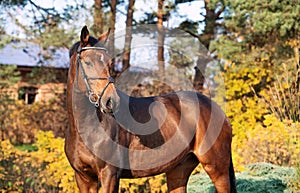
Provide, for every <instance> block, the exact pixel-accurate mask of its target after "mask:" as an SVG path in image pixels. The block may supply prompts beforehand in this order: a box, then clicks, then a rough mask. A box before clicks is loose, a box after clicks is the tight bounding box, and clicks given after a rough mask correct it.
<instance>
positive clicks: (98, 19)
mask: <svg viewBox="0 0 300 193" xmlns="http://www.w3.org/2000/svg"><path fill="white" fill-rule="evenodd" d="M92 31H93V32H94V34H95V36H96V37H99V36H100V35H101V34H102V33H103V15H102V0H95V3H94V25H93V27H92Z"/></svg>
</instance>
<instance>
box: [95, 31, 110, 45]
mask: <svg viewBox="0 0 300 193" xmlns="http://www.w3.org/2000/svg"><path fill="white" fill-rule="evenodd" d="M109 33H110V28H108V30H107V32H105V33H103V34H101V35H100V37H99V38H98V40H99V41H100V42H101V43H102V44H103V45H104V44H105V43H106V42H107V40H108V37H109Z"/></svg>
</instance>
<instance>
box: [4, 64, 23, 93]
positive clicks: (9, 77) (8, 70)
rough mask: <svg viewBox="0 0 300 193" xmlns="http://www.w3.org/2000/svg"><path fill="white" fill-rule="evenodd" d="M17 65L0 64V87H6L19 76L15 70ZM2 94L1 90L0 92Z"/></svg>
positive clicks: (14, 82)
mask: <svg viewBox="0 0 300 193" xmlns="http://www.w3.org/2000/svg"><path fill="white" fill-rule="evenodd" d="M16 69H17V66H14V65H0V89H1V90H3V89H5V88H6V89H7V88H9V87H10V86H13V85H14V84H16V83H17V82H18V81H19V80H20V79H21V78H20V73H19V72H18V71H16ZM1 94H3V92H1Z"/></svg>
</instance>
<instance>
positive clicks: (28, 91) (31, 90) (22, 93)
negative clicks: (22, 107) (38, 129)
mask: <svg viewBox="0 0 300 193" xmlns="http://www.w3.org/2000/svg"><path fill="white" fill-rule="evenodd" d="M36 93H37V88H35V87H21V88H20V89H19V100H24V101H25V104H32V103H34V100H35V96H36Z"/></svg>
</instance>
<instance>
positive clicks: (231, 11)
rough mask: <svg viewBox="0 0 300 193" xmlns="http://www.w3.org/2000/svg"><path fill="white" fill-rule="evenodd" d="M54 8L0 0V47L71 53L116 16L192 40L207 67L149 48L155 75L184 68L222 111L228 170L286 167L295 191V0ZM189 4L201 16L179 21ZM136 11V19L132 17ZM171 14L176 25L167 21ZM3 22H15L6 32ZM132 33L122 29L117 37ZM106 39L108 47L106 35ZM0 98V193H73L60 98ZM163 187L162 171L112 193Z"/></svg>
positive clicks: (0, 78) (298, 95) (298, 162)
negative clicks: (228, 140) (228, 127)
mask: <svg viewBox="0 0 300 193" xmlns="http://www.w3.org/2000/svg"><path fill="white" fill-rule="evenodd" d="M55 2H59V1H53V6H51V7H43V6H42V5H39V4H37V3H36V2H35V1H34V0H9V1H1V3H0V7H1V14H0V19H1V24H0V48H3V47H4V46H5V45H7V44H9V43H10V42H12V41H24V40H26V41H29V42H34V43H36V44H38V45H39V46H40V47H41V48H42V49H47V48H49V47H54V48H61V47H64V48H70V47H71V46H72V44H73V43H75V42H76V41H77V40H78V38H79V30H80V28H81V27H82V26H83V25H85V24H87V25H88V26H89V27H90V28H91V31H92V34H93V35H95V36H97V35H99V34H100V33H102V32H104V31H106V30H107V29H108V28H110V29H111V33H112V34H113V33H114V32H115V30H117V28H120V25H119V24H118V22H117V21H118V20H119V19H120V17H123V18H124V19H123V20H124V24H122V25H121V26H123V27H124V28H125V27H128V28H127V29H130V28H131V27H134V26H138V25H142V24H147V25H148V24H149V25H150V24H151V25H156V26H157V27H158V29H160V27H162V26H164V27H168V28H173V29H180V30H182V31H185V32H186V33H187V34H189V36H191V37H193V38H194V39H195V41H196V42H198V45H199V47H196V49H197V50H199V53H200V51H201V52H202V51H203V47H204V48H206V49H207V50H208V51H209V52H206V53H208V54H209V55H210V57H211V58H213V59H214V61H215V62H214V63H213V65H212V64H211V63H207V62H201V61H203V58H201V56H200V54H199V55H196V56H195V57H196V59H195V61H192V60H190V59H188V58H186V57H184V56H183V55H182V53H179V54H177V55H174V54H173V55H172V53H169V56H170V58H169V59H168V61H167V59H165V58H164V56H165V54H164V53H165V50H164V48H163V47H161V46H160V47H159V46H158V48H157V61H166V62H158V63H157V68H155V71H159V72H164V71H168V70H170V68H169V66H172V65H173V66H175V67H176V69H183V70H184V72H185V73H184V76H185V78H186V79H188V80H189V81H190V82H191V83H192V84H193V88H194V89H195V90H197V91H199V92H202V93H203V94H206V95H208V96H209V97H211V98H212V99H213V100H215V101H216V102H217V103H218V104H220V105H221V106H222V108H223V109H224V111H225V112H226V114H227V116H228V117H229V119H230V121H231V123H232V126H233V144H232V149H233V160H234V165H235V170H236V171H237V172H245V171H246V172H247V171H248V172H250V173H251V171H252V170H251V171H249V167H247V166H249V164H254V163H261V162H263V163H270V164H274V166H272V167H275V165H277V166H282V167H284V168H292V171H293V172H292V173H291V174H290V175H289V176H285V178H287V179H286V180H287V182H282V184H283V185H284V186H286V187H287V189H288V190H289V191H290V192H297V191H300V184H299V183H300V182H299V181H300V159H299V158H300V123H299V121H300V112H299V108H300V92H299V91H300V64H299V61H300V53H299V51H300V17H299V15H300V3H299V1H298V0H259V1H258V0H231V1H229V0H199V1H192V0H170V1H167V0H157V1H153V2H152V1H151V3H150V4H151V5H149V6H148V5H147V4H149V2H150V1H143V3H144V9H142V8H139V9H138V8H137V6H136V4H137V2H139V3H140V2H141V0H139V1H135V0H129V1H117V0H111V1H107V0H94V1H91V3H90V4H87V3H85V2H84V1H72V2H71V1H70V2H69V3H66V4H65V5H64V6H63V8H61V7H60V8H58V7H57V6H54V3H55ZM195 2H201V4H197V5H199V7H195V6H192V8H193V9H196V10H197V9H198V10H200V11H198V13H199V15H200V16H201V17H198V16H197V17H193V16H191V15H188V14H186V15H184V14H183V15H182V13H181V12H180V7H181V6H183V5H194V4H193V3H195ZM200 5H201V6H200ZM145 7H146V9H145ZM28 8H30V9H28ZM190 8H191V7H190ZM22 9H28V12H26V14H27V15H26V17H27V20H26V22H24V21H25V20H24V21H22V20H20V18H18V17H17V15H16V13H18V10H22ZM135 13H139V15H140V16H139V17H136V16H134V15H135ZM195 13H197V11H196V12H195ZM175 16H176V17H178V18H180V19H178V21H177V22H175V23H171V22H170V21H172V18H173V17H175ZM195 18H196V20H195ZM197 19H198V20H197ZM81 20H82V21H81ZM81 22H82V23H81ZM8 23H13V25H14V26H16V27H15V29H17V30H16V31H15V32H14V33H12V31H11V28H10V27H8ZM170 23H171V24H172V25H170ZM77 25H79V26H77ZM131 33H132V32H131V31H130V30H127V31H126V35H128V36H126V37H130V36H131V35H132V34H131ZM157 38H158V39H160V40H161V41H163V40H164V39H165V38H167V35H164V34H161V33H158V35H157ZM109 43H110V44H112V45H114V41H113V39H112V40H111V41H109ZM172 46H173V50H174V49H175V50H180V46H182V45H178V44H176V43H174V44H172ZM112 47H114V46H112ZM174 47H175V48H174ZM110 51H111V50H110ZM130 51H131V38H127V39H126V40H125V43H124V48H123V51H122V54H121V57H120V58H121V61H122V69H121V70H119V71H113V72H111V73H112V74H114V75H115V76H117V77H118V76H120V74H122V72H125V71H126V70H127V69H129V68H130V67H131V63H130V62H131V60H130V57H131V54H130ZM179 56H180V58H178V57H179ZM0 57H1V56H0ZM167 62H168V64H169V65H166V64H165V63H167ZM216 68H217V69H218V70H217V71H216V70H215V69H216ZM32 73H33V74H32V75H31V76H32V77H35V78H34V80H33V81H35V82H39V83H45V82H55V81H56V77H53V76H52V75H51V71H49V70H47V68H38V70H34V71H33V72H32ZM175 75H176V73H175ZM176 76H177V75H176ZM18 81H20V74H19V73H18V72H16V66H13V65H1V69H0V89H1V90H2V91H3V90H6V89H8V88H9V87H11V86H13V85H14V84H16V83H17V82H18ZM208 83H209V84H208ZM209 85H212V86H211V87H210V86H209ZM221 86H222V89H221V88H220V87H221ZM173 90H174V88H173V89H172V88H170V87H169V86H168V85H166V84H164V83H161V82H158V81H152V82H145V83H143V84H140V85H138V86H137V87H135V88H132V90H131V91H132V93H131V94H133V95H135V96H148V95H158V94H162V93H166V92H169V91H173ZM0 101H1V102H0V104H1V106H0V123H1V124H0V134H1V144H0V179H1V180H0V189H1V191H3V192H10V191H17V192H24V191H25V192H74V191H77V189H76V185H75V182H74V177H73V175H74V173H73V171H72V169H71V168H70V166H69V164H68V162H67V160H66V157H65V155H64V151H63V144H64V139H63V136H64V130H65V129H66V128H67V125H68V122H67V113H66V104H65V103H66V102H65V95H64V94H62V95H58V96H56V97H54V98H53V99H51V100H49V101H47V102H40V103H34V104H31V105H25V104H24V102H23V101H22V100H13V99H11V97H10V95H8V94H7V93H6V92H1V94H0ZM272 167H271V170H272ZM247 168H248V169H247ZM199 172H200V173H201V172H203V171H202V170H201V166H199V167H198V168H197V169H196V170H195V172H194V173H199ZM269 172H270V171H269ZM165 183H166V181H165V180H164V176H163V175H160V176H156V177H150V178H142V179H137V180H130V181H129V180H123V181H122V182H121V187H120V191H121V192H165V191H166V185H165Z"/></svg>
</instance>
